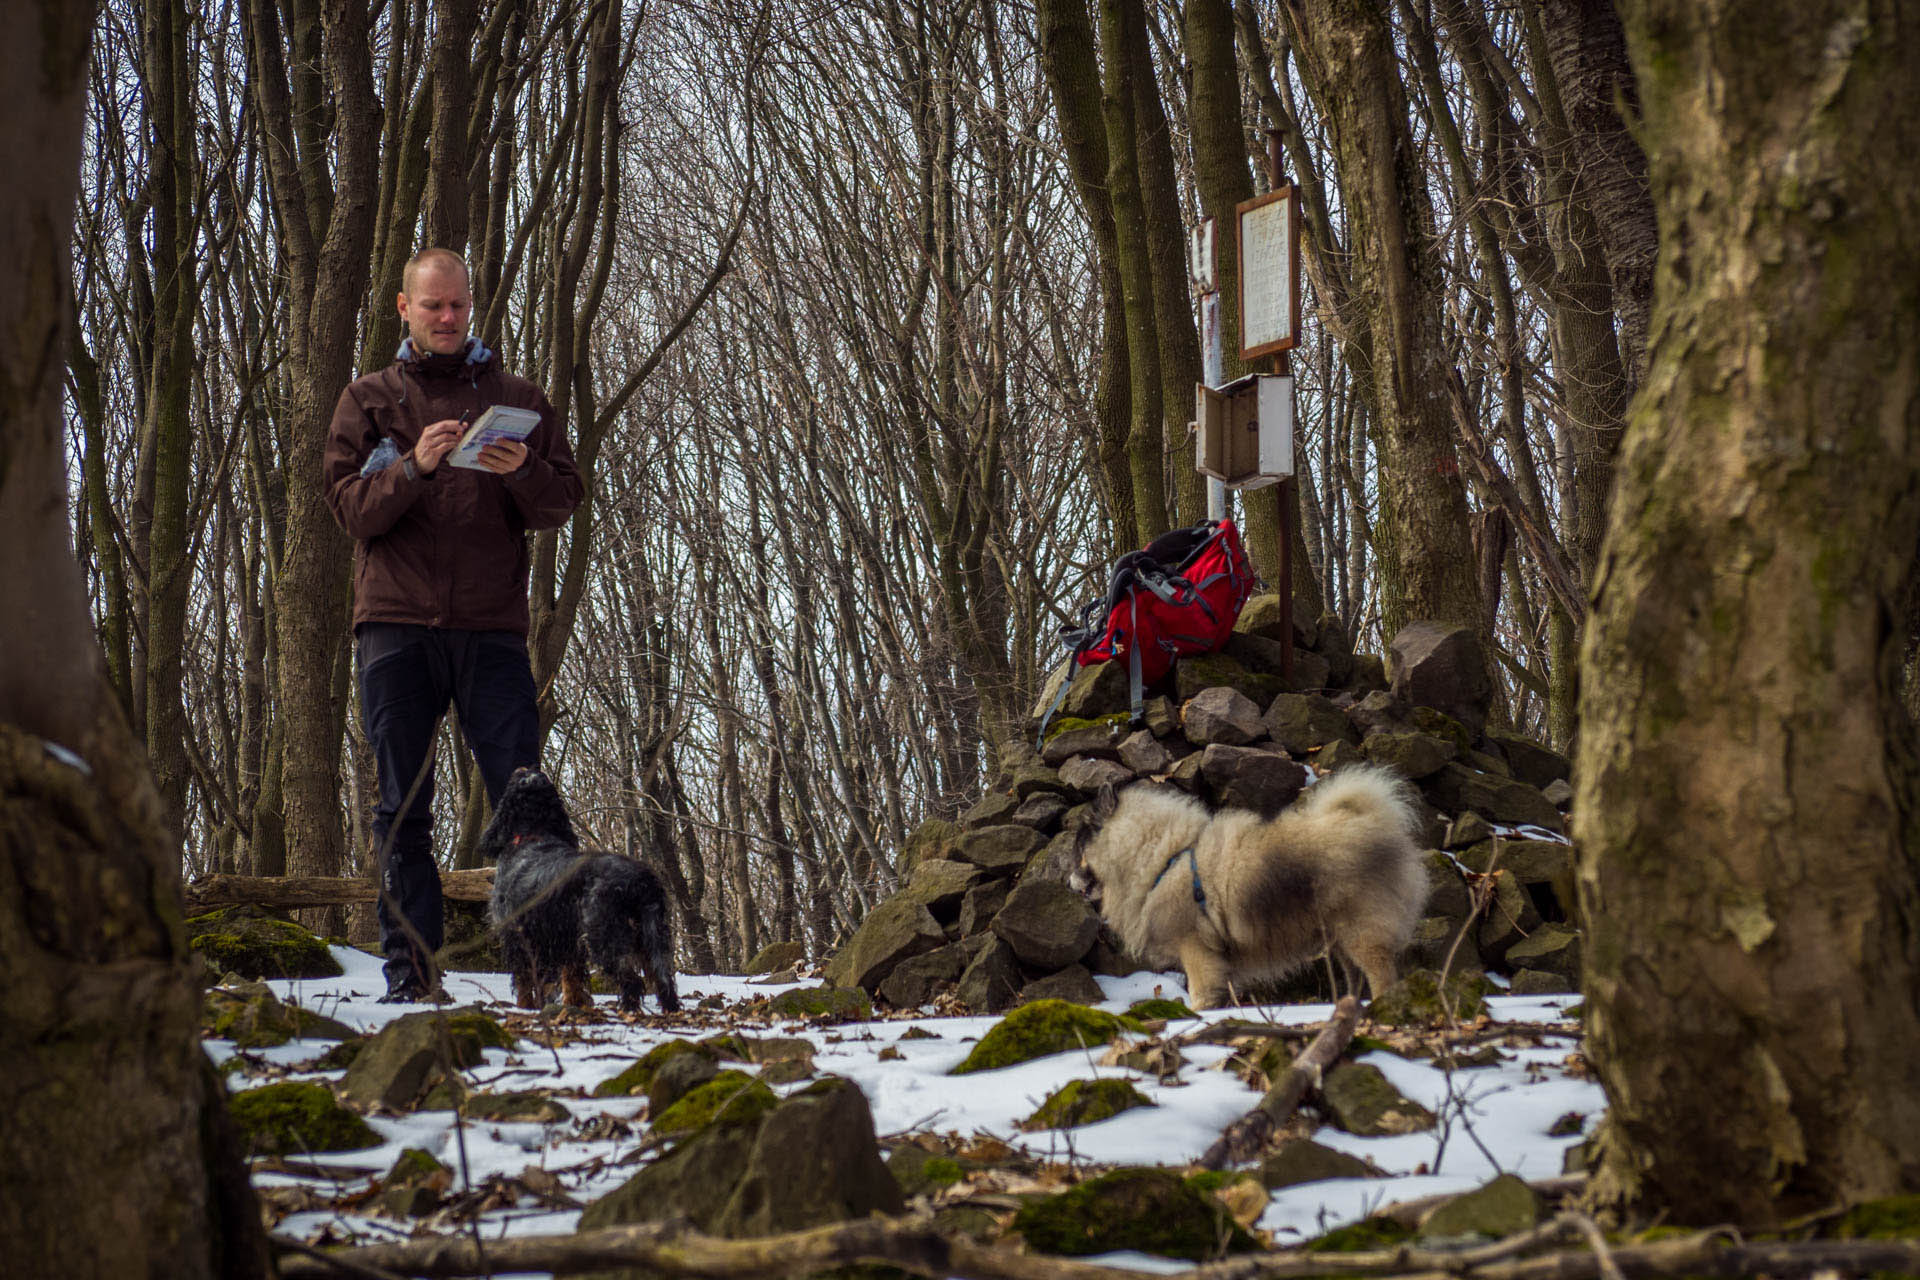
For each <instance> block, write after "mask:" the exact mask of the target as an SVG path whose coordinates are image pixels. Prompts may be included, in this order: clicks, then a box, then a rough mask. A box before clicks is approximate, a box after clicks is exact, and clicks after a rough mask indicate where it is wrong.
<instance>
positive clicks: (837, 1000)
mask: <svg viewBox="0 0 1920 1280" xmlns="http://www.w3.org/2000/svg"><path fill="white" fill-rule="evenodd" d="M767 1012H768V1013H769V1014H771V1015H772V1016H774V1017H776V1018H824V1019H826V1020H828V1021H830V1022H865V1021H867V1020H868V1019H869V1018H871V1017H873V1000H872V998H871V997H870V996H868V995H867V993H866V992H865V991H864V990H862V989H861V988H859V987H807V988H804V989H802V990H799V991H783V992H781V993H780V994H779V995H777V996H774V997H773V998H772V999H770V1000H768V1001H767Z"/></svg>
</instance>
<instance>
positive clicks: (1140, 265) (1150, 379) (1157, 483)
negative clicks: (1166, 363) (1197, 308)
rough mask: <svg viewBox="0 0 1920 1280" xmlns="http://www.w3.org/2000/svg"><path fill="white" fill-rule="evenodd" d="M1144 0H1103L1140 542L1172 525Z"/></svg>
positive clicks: (1106, 104) (1106, 112) (1104, 85)
mask: <svg viewBox="0 0 1920 1280" xmlns="http://www.w3.org/2000/svg"><path fill="white" fill-rule="evenodd" d="M1145 25H1146V15H1145V14H1144V13H1143V12H1141V10H1140V0H1101V3H1100V64H1101V75H1102V79H1101V90H1100V105H1101V113H1102V116H1103V118H1104V119H1105V121H1106V127H1107V195H1108V198H1109V199H1110V200H1111V201H1112V202H1113V224H1114V232H1115V236H1116V239H1117V242H1118V246H1119V263H1118V264H1119V269H1120V291H1121V296H1122V297H1123V298H1124V299H1125V301H1126V313H1127V373H1128V389H1129V393H1130V396H1131V404H1132V409H1133V428H1132V432H1131V434H1130V436H1129V442H1128V445H1127V458H1128V462H1129V464H1130V466H1131V469H1132V473H1133V521H1134V536H1135V538H1137V539H1138V540H1139V544H1140V545H1144V544H1146V543H1147V542H1150V541H1152V540H1153V539H1154V538H1157V537H1159V536H1160V535H1161V534H1163V533H1165V532H1166V531H1167V527H1168V525H1167V486H1166V458H1165V441H1164V438H1163V427H1162V409H1163V397H1162V395H1161V383H1160V340H1159V320H1158V319H1157V318H1156V314H1155V311H1154V292H1153V250H1152V247H1151V245H1150V244H1149V241H1148V235H1149V232H1148V227H1147V209H1146V201H1145V197H1144V194H1143V192H1142V190H1141V184H1140V163H1139V155H1140V147H1139V116H1138V111H1137V104H1136V102H1135V90H1134V79H1135V76H1136V66H1137V60H1136V59H1135V58H1134V57H1133V54H1132V50H1133V47H1134V43H1135V42H1136V41H1144V40H1145V39H1146V32H1145Z"/></svg>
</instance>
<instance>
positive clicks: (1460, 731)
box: [1411, 707, 1473, 753]
mask: <svg viewBox="0 0 1920 1280" xmlns="http://www.w3.org/2000/svg"><path fill="white" fill-rule="evenodd" d="M1411 718H1412V720H1413V727H1414V728H1416V729H1418V730H1420V732H1422V733H1430V734H1432V735H1433V736H1434V737H1436V738H1445V739H1446V740H1447V741H1448V742H1451V743H1452V744H1453V745H1454V746H1456V747H1458V748H1460V750H1461V752H1463V753H1465V752H1468V751H1471V750H1473V735H1472V734H1471V733H1468V732H1467V726H1465V725H1463V724H1461V723H1460V722H1459V721H1458V720H1455V719H1454V718H1453V717H1452V716H1450V715H1448V714H1447V713H1446V712H1444V711H1436V710H1435V709H1434V708H1432V707H1415V708H1414V709H1413V713H1412V717H1411Z"/></svg>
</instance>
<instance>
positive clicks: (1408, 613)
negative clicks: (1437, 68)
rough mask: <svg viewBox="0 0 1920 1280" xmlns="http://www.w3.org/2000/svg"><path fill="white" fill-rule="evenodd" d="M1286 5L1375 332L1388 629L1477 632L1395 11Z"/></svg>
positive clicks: (1433, 251)
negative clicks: (1390, 25)
mask: <svg viewBox="0 0 1920 1280" xmlns="http://www.w3.org/2000/svg"><path fill="white" fill-rule="evenodd" d="M1287 13H1288V17H1289V20H1290V21H1291V22H1292V24H1293V25H1294V29H1295V32H1296V33H1297V36H1298V40H1299V52H1300V70H1301V75H1302V77H1303V78H1304V79H1305V80H1306V82H1307V85H1308V87H1309V89H1310V91H1311V92H1312V93H1313V95H1314V97H1315V99H1316V100H1317V101H1318V102H1319V104H1320V107H1321V110H1322V111H1324V112H1325V113H1326V115H1327V117H1328V119H1329V121H1330V122H1331V124H1332V126H1333V133H1334V136H1335V138H1336V140H1337V142H1338V156H1339V164H1340V189H1341V192H1342V194H1343V195H1344V196H1345V199H1346V205H1347V217H1348V223H1349V226H1350V227H1351V228H1352V231H1351V236H1350V245H1351V247H1352V250H1353V264H1354V265H1353V282H1354V293H1355V299H1354V300H1355V302H1356V303H1357V309H1358V311H1359V312H1360V314H1361V316H1362V317H1363V318H1364V321H1365V323H1366V324H1367V326H1368V328H1369V330H1370V331H1371V336H1372V342H1371V353H1370V354H1371V357H1372V359H1371V373H1372V378H1373V387H1374V395H1373V401H1374V407H1375V411H1376V414H1377V423H1376V427H1375V434H1376V437H1377V442H1378V447H1379V450H1380V516H1379V518H1378V519H1377V520H1376V521H1375V523H1374V537H1375V542H1376V544H1377V545H1378V547H1379V549H1380V554H1381V566H1380V568H1381V621H1382V631H1383V634H1385V635H1387V636H1389V637H1391V636H1392V635H1393V634H1394V633H1395V632H1396V631H1398V630H1399V629H1400V628H1401V627H1402V626H1403V625H1405V624H1406V623H1408V622H1411V621H1413V620H1415V619H1434V620H1437V621H1441V622H1449V623H1455V624H1458V625H1460V626H1466V627H1472V628H1474V629H1475V631H1476V632H1478V631H1479V629H1480V627H1481V623H1482V620H1483V619H1482V612H1481V608H1480V592H1479V585H1478V582H1477V580H1476V578H1475V572H1474V559H1473V544H1472V539H1471V537H1470V535H1469V533H1468V530H1467V495H1466V485H1465V483H1464V481H1463V480H1462V478H1461V474H1460V463H1459V458H1458V455H1457V453H1456V451H1455V448H1454V426H1453V414H1452V409H1451V407H1450V405H1449V403H1448V394H1449V393H1448V388H1447V377H1448V363H1447V350H1446V342H1445V330H1444V328H1443V327H1442V325H1441V291H1442V287H1443V281H1442V278H1441V272H1440V262H1439V257H1438V250H1437V246H1436V243H1435V240H1434V232H1433V208H1432V204H1431V203H1430V201H1429V200H1428V198H1427V194H1426V181H1427V178H1426V175H1425V174H1424V173H1423V172H1422V171H1421V169H1420V163H1419V153H1418V152H1417V151H1416V150H1415V148H1414V145H1413V136H1412V132H1411V130H1410V129H1409V127H1408V124H1407V102H1406V95H1405V92H1404V90H1403V89H1402V88H1401V85H1400V71H1399V68H1398V66H1396V65H1395V61H1394V55H1393V46H1392V44H1391V42H1390V39H1389V33H1388V29H1387V22H1386V15H1385V12H1384V9H1383V7H1382V6H1381V5H1380V4H1378V3H1374V2H1373V0H1329V2H1328V3H1320V2H1318V0H1315V2H1313V3H1305V2H1303V0H1289V8H1288V10H1287ZM1489 652H1491V649H1490V647H1489Z"/></svg>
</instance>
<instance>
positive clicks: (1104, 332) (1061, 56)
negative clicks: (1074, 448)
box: [1034, 0, 1139, 556]
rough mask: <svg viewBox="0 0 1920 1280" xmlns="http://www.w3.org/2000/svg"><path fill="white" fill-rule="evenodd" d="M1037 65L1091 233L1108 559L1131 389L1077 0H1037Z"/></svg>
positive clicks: (1124, 495)
mask: <svg viewBox="0 0 1920 1280" xmlns="http://www.w3.org/2000/svg"><path fill="white" fill-rule="evenodd" d="M1034 24H1035V26H1036V27H1037V28H1038V35H1039V43H1040V68H1041V71H1042V73H1043V74H1044V75H1045V76H1046V79H1047V89H1048V92H1049V93H1051V95H1052V97H1053V107H1054V116H1055V119H1056V120H1057V122H1058V124H1059V128H1060V141H1061V145H1062V147H1063V149H1064V150H1065V151H1066V153H1067V169H1068V171H1069V172H1070V173H1071V174H1072V175H1073V187H1074V190H1075V191H1076V192H1077V193H1078V194H1079V196H1080V204H1081V207H1082V208H1084V209H1085V210H1086V213H1087V225H1088V226H1089V227H1090V228H1091V229H1092V231H1093V259H1094V269H1095V271H1096V272H1098V274H1099V277H1100V373H1099V382H1098V383H1097V384H1096V385H1095V387H1094V395H1093V406H1094V408H1093V414H1094V419H1095V428H1096V431H1097V446H1096V447H1097V449H1098V453H1099V459H1100V471H1101V475H1102V477H1103V479H1104V481H1105V484H1106V489H1107V494H1106V496H1107V504H1106V506H1107V514H1108V518H1109V519H1110V520H1111V522H1112V527H1111V529H1110V530H1109V536H1108V544H1109V546H1110V548H1111V550H1112V552H1113V554H1114V555H1115V556H1121V555H1125V554H1126V553H1127V552H1129V551H1132V550H1134V548H1135V547H1137V546H1138V545H1139V544H1138V543H1136V542H1135V541H1134V532H1135V523H1134V515H1133V472H1132V470H1131V469H1130V468H1129V467H1128V465H1127V436H1128V433H1129V432H1130V431H1131V430H1132V424H1133V390H1132V383H1131V376H1132V375H1131V374H1130V373H1129V372H1128V370H1129V364H1128V361H1127V304H1126V298H1125V295H1124V291H1123V289H1122V287H1121V283H1120V241H1119V234H1118V232H1116V231H1115V229H1114V225H1113V201H1112V199H1111V198H1110V197H1109V196H1108V194H1107V127H1106V124H1105V122H1104V121H1103V120H1102V118H1101V115H1100V63H1099V59H1098V57H1097V55H1096V51H1095V48H1094V39H1093V24H1092V23H1091V22H1090V21H1089V20H1088V18H1087V6H1086V3H1085V0H1037V3H1036V4H1035V5H1034Z"/></svg>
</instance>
